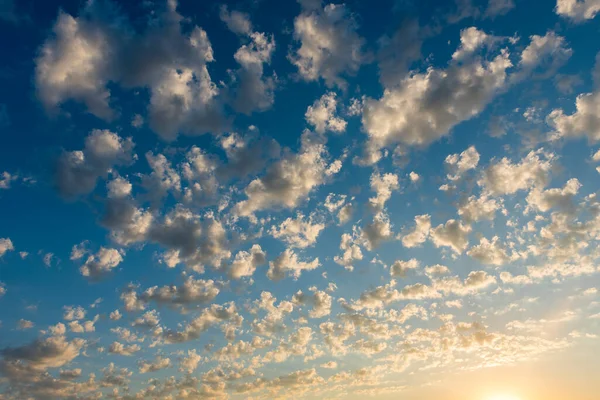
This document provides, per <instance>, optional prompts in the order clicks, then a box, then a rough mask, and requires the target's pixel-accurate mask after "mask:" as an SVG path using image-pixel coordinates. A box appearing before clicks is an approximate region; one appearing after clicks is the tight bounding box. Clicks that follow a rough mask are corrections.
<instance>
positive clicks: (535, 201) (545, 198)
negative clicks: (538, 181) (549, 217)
mask: <svg viewBox="0 0 600 400" xmlns="http://www.w3.org/2000/svg"><path fill="white" fill-rule="evenodd" d="M580 188H581V183H580V182H579V180H578V179H577V178H571V179H569V180H568V181H567V182H566V183H565V186H564V187H563V188H562V189H557V188H554V189H547V190H541V189H539V188H533V189H532V190H531V191H530V192H529V194H528V195H527V199H526V200H527V204H528V208H531V209H533V210H536V211H541V212H547V211H549V210H551V209H553V208H558V209H560V210H563V211H573V209H574V205H573V197H574V196H575V195H576V194H577V192H579V189H580Z"/></svg>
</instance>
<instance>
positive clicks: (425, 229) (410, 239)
mask: <svg viewBox="0 0 600 400" xmlns="http://www.w3.org/2000/svg"><path fill="white" fill-rule="evenodd" d="M430 229H431V216H430V215H428V214H424V215H417V216H415V227H414V228H413V229H412V231H410V232H409V233H407V234H406V235H404V236H403V237H402V245H403V246H404V247H408V248H411V247H417V246H419V245H420V244H423V243H425V241H426V240H427V236H429V231H430Z"/></svg>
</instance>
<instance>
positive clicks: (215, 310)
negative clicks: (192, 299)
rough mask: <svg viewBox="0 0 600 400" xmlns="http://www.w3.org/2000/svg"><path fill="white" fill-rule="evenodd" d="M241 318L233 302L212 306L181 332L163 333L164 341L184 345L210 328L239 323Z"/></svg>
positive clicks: (169, 331) (170, 331) (168, 331)
mask: <svg viewBox="0 0 600 400" xmlns="http://www.w3.org/2000/svg"><path fill="white" fill-rule="evenodd" d="M240 318H241V316H240V315H239V314H238V312H237V308H236V306H235V304H234V303H233V302H230V303H227V304H224V305H220V304H212V305H211V306H210V307H207V308H205V309H203V310H202V312H201V313H200V315H199V316H198V317H196V318H194V319H193V320H192V321H190V322H189V323H188V324H187V325H186V326H185V327H184V328H183V330H182V331H172V330H167V331H166V332H165V333H164V339H165V341H166V342H167V343H184V342H188V341H190V340H193V339H197V338H199V337H200V335H201V334H202V333H203V332H205V331H206V330H208V329H209V328H210V327H212V326H214V325H217V324H219V323H221V322H225V321H231V322H236V321H238V323H241V321H240Z"/></svg>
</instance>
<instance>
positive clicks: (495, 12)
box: [483, 0, 515, 18]
mask: <svg viewBox="0 0 600 400" xmlns="http://www.w3.org/2000/svg"><path fill="white" fill-rule="evenodd" d="M513 8H515V2H514V1H513V0H489V1H488V5H487V8H486V10H485V13H484V15H483V16H484V17H485V18H494V17H497V16H500V15H505V14H507V13H508V12H509V11H510V10H512V9H513Z"/></svg>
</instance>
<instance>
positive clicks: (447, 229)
mask: <svg viewBox="0 0 600 400" xmlns="http://www.w3.org/2000/svg"><path fill="white" fill-rule="evenodd" d="M470 232H471V227H470V226H469V225H463V224H462V223H460V222H459V221H456V220H454V219H449V220H448V221H447V222H446V224H440V225H438V226H437V227H435V228H433V229H432V230H431V233H430V236H431V240H432V241H433V244H435V246H436V247H440V246H447V247H450V248H451V249H452V250H454V251H455V252H456V253H458V254H460V253H462V252H463V251H464V250H465V249H466V248H467V246H468V245H469V240H468V236H469V233H470Z"/></svg>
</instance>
